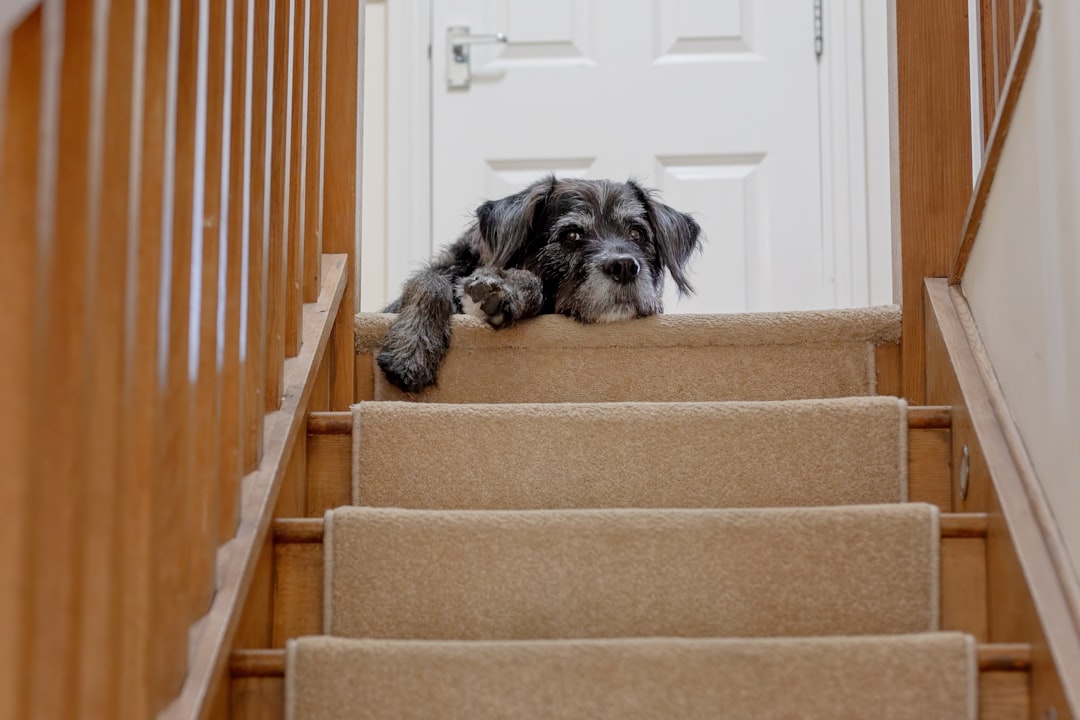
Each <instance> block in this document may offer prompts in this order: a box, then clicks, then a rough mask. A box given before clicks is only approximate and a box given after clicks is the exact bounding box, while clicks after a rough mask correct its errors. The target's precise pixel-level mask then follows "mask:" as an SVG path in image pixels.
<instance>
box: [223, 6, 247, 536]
mask: <svg viewBox="0 0 1080 720" xmlns="http://www.w3.org/2000/svg"><path fill="white" fill-rule="evenodd" d="M225 2H226V4H227V5H228V10H227V11H226V12H227V14H228V17H229V20H228V24H227V27H228V43H229V45H228V48H227V50H226V52H227V54H228V60H227V61H226V70H225V72H226V78H227V80H226V87H227V88H228V90H227V92H226V98H225V102H226V103H227V104H228V107H229V118H228V123H227V125H226V127H225V133H226V138H227V140H226V141H225V144H224V146H223V150H222V151H223V152H224V153H225V155H226V156H227V157H228V158H229V173H228V179H227V183H226V188H227V190H226V194H225V195H224V196H223V198H222V207H223V208H224V209H225V212H224V214H225V215H226V216H225V217H223V218H222V222H223V223H225V227H226V228H227V231H226V235H225V237H224V239H223V242H224V243H225V250H226V254H225V258H224V262H225V276H224V280H225V292H226V299H225V348H224V350H225V355H224V358H225V360H224V367H223V375H222V377H223V383H224V384H223V386H222V406H221V448H222V467H221V482H220V487H221V508H220V509H221V515H220V520H219V525H218V536H219V537H220V538H221V539H222V540H223V541H224V540H227V539H228V538H231V537H232V536H233V535H234V534H235V532H236V526H237V523H238V522H239V519H240V479H241V477H243V467H242V463H243V457H244V455H243V433H242V427H241V423H242V422H243V417H244V412H243V401H244V395H243V387H244V376H243V372H244V366H243V364H242V363H241V358H240V333H241V300H240V298H241V291H242V286H243V260H244V258H243V254H244V253H243V237H242V236H241V229H240V222H239V219H240V204H239V202H238V200H237V199H238V198H241V197H242V195H243V188H242V187H241V186H240V177H241V173H240V168H239V167H237V166H238V165H239V159H238V156H237V150H236V147H237V146H239V147H240V148H241V151H242V150H243V120H244V118H243V109H242V102H243V83H242V81H241V82H237V77H240V78H243V70H242V68H238V67H237V65H238V64H239V65H242V64H243V61H244V58H243V56H242V53H243V41H242V37H243V35H242V31H241V30H238V28H237V26H238V25H241V24H240V23H238V22H237V17H236V16H237V14H238V13H237V12H236V6H237V2H236V0H225ZM241 2H242V0H241ZM238 38H239V39H240V40H241V41H240V42H239V43H238V42H237V40H238ZM238 45H239V47H238ZM238 73H239V75H238ZM238 105H240V107H239V108H238Z"/></svg>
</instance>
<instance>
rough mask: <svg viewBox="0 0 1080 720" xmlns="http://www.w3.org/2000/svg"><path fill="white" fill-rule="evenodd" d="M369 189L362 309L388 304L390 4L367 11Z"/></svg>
mask: <svg viewBox="0 0 1080 720" xmlns="http://www.w3.org/2000/svg"><path fill="white" fill-rule="evenodd" d="M363 88H364V169H363V171H364V186H363V202H362V203H361V207H362V208H363V210H362V213H363V216H362V219H361V226H362V230H361V234H360V237H361V238H363V240H362V242H361V247H360V309H361V310H370V311H377V310H380V309H382V307H383V306H385V305H386V302H387V300H386V298H387V295H388V293H387V288H386V250H387V247H386V2H385V0H368V1H367V3H366V9H365V11H364V77H363Z"/></svg>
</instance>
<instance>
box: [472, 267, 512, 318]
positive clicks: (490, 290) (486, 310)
mask: <svg viewBox="0 0 1080 720" xmlns="http://www.w3.org/2000/svg"><path fill="white" fill-rule="evenodd" d="M462 290H463V294H462V302H463V305H464V307H465V312H467V313H468V314H470V315H472V316H474V317H478V318H480V319H481V320H485V321H487V322H488V323H489V324H490V325H492V326H494V327H500V326H502V325H503V324H505V323H506V321H507V320H508V319H509V318H510V313H509V301H508V300H507V295H506V290H505V289H504V288H503V286H502V284H501V283H500V282H499V281H498V280H495V279H491V278H470V279H469V280H466V281H465V283H464V284H463V286H462Z"/></svg>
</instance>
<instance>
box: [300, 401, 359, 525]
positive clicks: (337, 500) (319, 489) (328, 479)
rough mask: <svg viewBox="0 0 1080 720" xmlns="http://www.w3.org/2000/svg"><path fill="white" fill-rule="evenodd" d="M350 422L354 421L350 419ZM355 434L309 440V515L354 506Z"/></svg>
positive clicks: (318, 435)
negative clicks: (353, 435)
mask: <svg viewBox="0 0 1080 720" xmlns="http://www.w3.org/2000/svg"><path fill="white" fill-rule="evenodd" d="M350 420H351V418H350ZM352 442H353V438H352V434H351V433H349V434H343V435H339V434H326V433H312V432H310V431H309V433H308V437H307V445H308V451H307V516H308V517H322V516H323V515H324V514H325V513H326V511H327V510H330V509H331V508H336V507H340V506H341V505H349V504H351V503H352Z"/></svg>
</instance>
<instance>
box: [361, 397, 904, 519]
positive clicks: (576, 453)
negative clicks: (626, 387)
mask: <svg viewBox="0 0 1080 720" xmlns="http://www.w3.org/2000/svg"><path fill="white" fill-rule="evenodd" d="M907 427H908V425H907V405H906V403H905V402H904V401H903V400H900V399H898V398H893V397H860V398H842V399H833V400H794V401H774V402H728V403H711V402H710V403H589V404H502V405H487V404H478V405H456V404H440V403H403V402H366V403H360V404H359V405H356V406H355V407H354V426H353V443H354V445H353V463H354V466H353V502H354V503H355V504H358V505H369V506H392V507H407V508H434V509H484V510H487V509H545V508H573V507H581V508H603V507H656V508H662V507H667V508H680V507H681V508H695V507H766V506H785V507H786V506H800V505H801V506H816V505H839V504H848V505H854V504H872V503H887V502H900V501H904V500H906V499H907V487H906V479H907Z"/></svg>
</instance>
